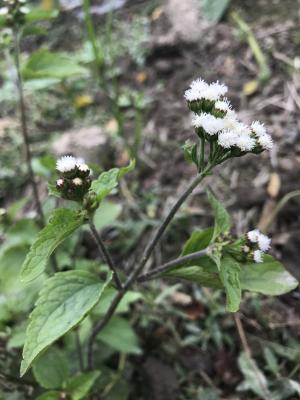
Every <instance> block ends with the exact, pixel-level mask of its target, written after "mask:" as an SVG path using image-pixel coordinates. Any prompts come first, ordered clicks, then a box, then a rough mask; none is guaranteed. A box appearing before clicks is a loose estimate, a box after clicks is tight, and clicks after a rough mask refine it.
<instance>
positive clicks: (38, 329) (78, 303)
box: [21, 271, 112, 376]
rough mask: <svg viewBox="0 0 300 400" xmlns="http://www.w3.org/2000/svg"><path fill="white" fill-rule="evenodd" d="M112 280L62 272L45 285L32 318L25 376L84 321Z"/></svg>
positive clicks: (23, 369) (24, 352) (27, 335)
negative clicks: (58, 341) (71, 330)
mask: <svg viewBox="0 0 300 400" xmlns="http://www.w3.org/2000/svg"><path fill="white" fill-rule="evenodd" d="M111 279H112V275H111V274H110V275H109V277H108V278H107V280H106V282H101V281H99V279H98V277H97V276H95V275H94V274H91V273H89V272H87V271H67V272H58V273H56V274H55V275H54V276H53V277H51V278H50V279H48V280H47V281H46V282H45V285H44V287H43V289H42V291H41V293H40V296H39V299H38V301H37V303H36V307H35V309H34V310H33V312H32V313H31V315H30V323H29V325H28V328H27V331H26V342H25V345H24V349H23V361H22V364H21V376H23V375H24V374H25V372H26V371H27V370H28V368H29V367H30V366H31V364H32V363H33V361H34V360H35V359H36V357H37V356H39V355H40V353H41V352H42V351H44V350H46V349H47V348H48V347H49V346H50V345H51V344H52V343H53V342H55V341H56V340H57V339H59V338H60V337H61V336H63V335H64V334H65V333H67V332H68V331H69V330H70V329H72V328H74V326H76V325H77V324H79V322H80V321H82V319H83V318H84V317H85V316H86V315H87V314H88V313H89V312H90V311H91V309H92V308H93V307H94V306H95V305H96V304H97V302H98V301H99V299H100V297H101V294H102V292H103V290H104V288H105V287H106V285H107V284H108V283H109V282H110V280H111Z"/></svg>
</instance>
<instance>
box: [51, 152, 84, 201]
mask: <svg viewBox="0 0 300 400" xmlns="http://www.w3.org/2000/svg"><path fill="white" fill-rule="evenodd" d="M56 169H57V172H58V173H59V175H60V177H59V179H57V181H56V189H57V190H58V191H59V192H60V194H61V197H62V198H64V199H66V200H73V201H79V202H82V201H83V198H84V197H85V195H86V194H87V192H88V190H89V188H90V186H91V178H90V174H91V171H90V168H89V167H88V165H87V164H84V163H83V162H82V161H81V160H78V159H76V158H74V157H72V156H65V157H62V158H60V159H59V160H58V161H57V164H56Z"/></svg>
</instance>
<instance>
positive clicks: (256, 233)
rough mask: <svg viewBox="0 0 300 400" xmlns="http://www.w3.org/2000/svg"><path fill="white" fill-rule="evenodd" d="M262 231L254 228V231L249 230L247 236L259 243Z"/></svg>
mask: <svg viewBox="0 0 300 400" xmlns="http://www.w3.org/2000/svg"><path fill="white" fill-rule="evenodd" d="M259 235H260V232H259V230H258V229H254V230H253V231H249V232H248V233H247V237H248V239H249V240H250V242H252V243H257V242H258V238H259Z"/></svg>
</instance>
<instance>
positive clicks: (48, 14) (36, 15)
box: [26, 7, 59, 23]
mask: <svg viewBox="0 0 300 400" xmlns="http://www.w3.org/2000/svg"><path fill="white" fill-rule="evenodd" d="M58 14H59V11H58V10H56V9H54V10H49V11H48V10H45V9H43V8H41V7H34V8H32V9H31V10H30V12H29V13H28V14H27V15H26V22H30V23H32V22H37V21H45V20H49V19H53V18H56V17H57V16H58Z"/></svg>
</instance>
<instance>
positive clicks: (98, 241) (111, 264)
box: [89, 220, 123, 290]
mask: <svg viewBox="0 0 300 400" xmlns="http://www.w3.org/2000/svg"><path fill="white" fill-rule="evenodd" d="M89 225H90V229H91V232H92V235H93V237H94V239H95V242H96V244H97V248H98V250H99V253H100V255H101V257H102V259H103V261H104V262H106V264H107V265H108V266H109V268H110V269H111V270H112V272H113V277H114V280H115V283H116V286H117V288H118V289H119V290H121V289H122V287H123V285H122V282H121V280H120V278H119V275H118V272H117V269H116V267H115V265H114V262H113V260H112V258H111V255H110V254H109V251H108V250H107V248H106V246H105V244H104V243H103V240H102V239H101V236H100V235H99V233H98V232H97V229H96V227H95V224H94V222H93V221H92V220H90V221H89Z"/></svg>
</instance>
